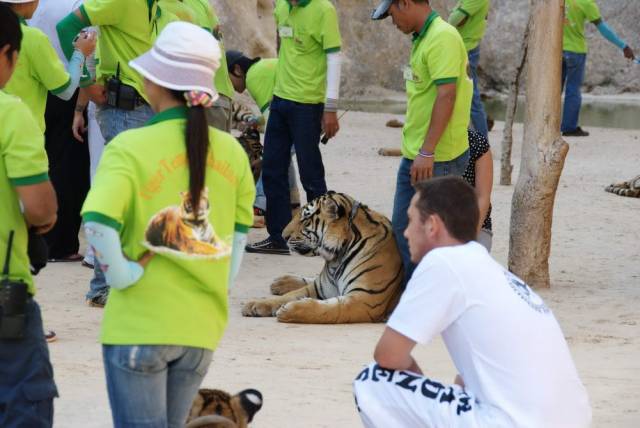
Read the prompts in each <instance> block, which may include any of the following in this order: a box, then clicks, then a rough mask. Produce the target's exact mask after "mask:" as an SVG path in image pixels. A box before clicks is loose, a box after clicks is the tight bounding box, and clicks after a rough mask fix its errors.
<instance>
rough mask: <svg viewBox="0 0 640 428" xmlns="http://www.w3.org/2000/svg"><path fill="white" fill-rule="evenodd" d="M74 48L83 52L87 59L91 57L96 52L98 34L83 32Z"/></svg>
mask: <svg viewBox="0 0 640 428" xmlns="http://www.w3.org/2000/svg"><path fill="white" fill-rule="evenodd" d="M73 46H74V47H75V48H76V49H78V50H79V51H80V52H82V55H84V56H85V58H86V57H88V56H91V54H93V52H94V51H95V50H96V33H94V32H88V33H87V32H81V33H80V34H79V35H78V38H77V40H76V42H75V43H74V44H73Z"/></svg>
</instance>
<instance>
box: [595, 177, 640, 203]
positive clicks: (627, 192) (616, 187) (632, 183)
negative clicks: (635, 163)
mask: <svg viewBox="0 0 640 428" xmlns="http://www.w3.org/2000/svg"><path fill="white" fill-rule="evenodd" d="M604 190H605V192H611V193H615V194H616V195H620V196H629V197H630V198H640V175H638V176H636V177H633V178H632V179H631V180H629V181H623V182H622V183H614V184H610V185H608V186H607V187H605V189H604Z"/></svg>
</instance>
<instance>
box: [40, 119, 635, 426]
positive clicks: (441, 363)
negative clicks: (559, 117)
mask: <svg viewBox="0 0 640 428" xmlns="http://www.w3.org/2000/svg"><path fill="white" fill-rule="evenodd" d="M391 117H392V116H390V115H385V114H365V113H355V112H351V113H348V114H347V115H346V116H345V117H344V119H343V120H342V130H341V133H340V136H339V137H338V138H337V139H335V140H333V141H331V142H330V143H329V144H328V145H327V146H325V147H323V149H322V150H323V153H324V156H325V165H326V167H327V182H328V184H329V186H330V188H331V189H334V190H338V191H343V192H346V193H349V194H351V195H352V196H354V197H355V198H357V199H359V200H361V201H363V202H364V203H366V204H368V205H369V206H371V207H372V208H374V209H376V210H379V211H381V212H383V213H385V214H386V215H390V214H391V206H392V200H393V192H394V187H395V174H396V167H397V164H398V159H397V158H383V157H380V156H378V155H377V154H376V152H377V149H378V148H380V147H393V146H398V145H399V141H400V131H399V130H397V129H389V128H385V126H384V123H385V122H386V121H387V120H388V119H390V118H391ZM501 129H502V124H501V123H498V124H497V126H496V129H495V130H494V131H493V132H492V135H491V141H492V142H494V143H495V146H494V157H495V158H499V153H500V150H499V143H498V142H499V141H500V140H501ZM589 130H590V131H591V132H592V134H591V136H590V137H588V138H582V139H569V140H568V141H569V143H570V145H571V150H570V152H569V155H568V158H567V163H566V166H565V171H564V173H563V175H562V179H561V182H560V188H559V190H558V197H557V201H556V209H555V217H554V225H553V245H552V256H551V276H552V281H553V286H552V288H551V289H550V290H544V291H542V292H541V294H542V296H543V298H545V300H546V302H547V303H548V304H549V306H550V307H551V308H552V309H553V310H554V312H555V315H556V317H557V318H558V319H559V321H560V324H561V325H562V327H563V330H564V333H565V335H566V337H567V340H568V342H569V345H570V347H571V350H572V353H573V357H574V359H575V362H576V365H577V367H578V370H579V372H580V375H581V377H582V380H583V382H584V384H585V385H586V387H587V389H588V391H589V394H590V397H591V402H592V405H593V410H594V426H595V427H630V428H631V427H638V426H640V411H639V410H638V409H639V408H640V394H638V393H639V392H640V387H638V382H639V381H640V313H639V310H638V308H639V307H640V225H639V224H638V217H639V214H640V199H631V198H623V197H619V196H615V195H611V194H609V193H605V192H604V191H603V187H604V186H605V185H607V184H609V183H610V182H612V181H616V180H620V179H627V178H630V177H632V176H634V175H637V174H639V173H640V170H639V165H640V150H638V149H639V148H640V141H639V135H640V132H638V131H618V130H611V129H589ZM521 135H522V128H521V127H516V141H518V142H519V141H521ZM516 145H517V146H518V145H519V143H518V144H516ZM519 152H520V151H519V148H517V147H516V148H515V153H514V164H515V165H516V170H515V172H514V182H515V179H516V177H517V172H518V171H517V169H518V164H519ZM494 166H495V168H496V170H499V162H498V161H494ZM496 175H498V174H496ZM512 192H513V187H512V186H510V187H503V186H499V185H498V184H497V180H496V185H495V187H494V196H493V207H494V208H493V219H494V229H495V237H494V250H493V254H494V256H495V257H496V258H497V259H498V260H499V261H500V262H502V263H505V262H506V259H507V251H508V231H509V215H510V200H511V195H512ZM263 235H264V232H263V231H253V232H252V233H251V237H250V238H251V239H259V238H262V236H263ZM320 266H321V260H319V259H318V260H316V259H309V258H303V257H297V256H290V257H288V256H261V255H247V256H246V257H245V261H244V265H243V268H242V272H241V274H240V276H239V280H238V281H237V284H236V286H235V288H234V289H233V290H232V292H231V305H230V311H231V313H230V322H229V328H228V330H227V332H226V335H225V338H224V339H223V341H222V343H221V345H220V347H219V349H218V350H217V352H216V354H215V357H214V362H213V364H212V365H211V368H210V370H209V374H208V375H207V377H206V379H205V380H204V386H207V387H216V388H223V389H226V390H229V391H231V392H237V391H239V390H241V389H244V388H249V387H253V388H257V389H259V390H260V391H262V393H263V394H264V408H263V410H262V411H261V412H260V413H258V415H257V416H256V419H255V421H254V424H253V426H255V427H262V428H264V427H269V428H275V427H279V428H284V427H357V426H360V424H359V418H358V415H357V413H356V410H355V408H354V405H353V398H352V395H351V380H352V379H353V378H354V376H355V375H356V374H357V373H358V371H359V369H360V368H361V366H362V365H363V364H365V363H367V362H368V361H370V360H371V357H372V350H373V347H374V345H375V343H376V340H377V338H378V337H379V335H380V333H381V332H382V329H383V325H382V324H375V325H371V324H370V325H338V326H315V325H286V324H279V323H277V322H276V321H275V320H274V319H268V318H263V319H259V318H243V317H242V316H241V315H240V308H241V305H242V304H243V302H245V301H247V300H248V299H253V298H258V297H263V296H267V294H268V286H269V283H270V281H271V280H272V279H273V278H275V277H277V276H279V275H282V274H287V273H291V274H301V275H304V276H312V275H314V274H315V273H316V272H318V271H319V269H320ZM90 274H91V272H90V271H89V270H88V269H86V268H82V267H80V266H79V265H70V264H58V265H51V266H50V267H48V268H47V269H46V270H45V271H44V273H42V274H41V275H40V276H39V277H38V278H37V285H38V287H39V294H38V296H37V298H38V300H39V302H40V303H41V305H42V307H43V311H44V319H45V324H46V326H47V328H50V329H54V330H56V331H57V333H58V335H59V337H60V339H59V340H58V342H56V343H53V344H52V345H51V347H50V349H51V354H52V359H53V364H54V367H55V373H56V381H57V383H58V387H59V390H60V398H59V399H58V400H56V426H57V427H64V428H68V427H109V426H111V422H110V413H109V404H108V400H107V395H106V388H105V382H104V374H103V369H102V360H101V352H100V345H99V344H98V343H97V339H96V338H97V336H98V329H99V324H100V319H101V316H102V311H101V310H100V309H92V308H89V307H87V306H85V304H84V293H85V292H86V288H87V283H88V281H89V278H90ZM416 357H417V360H418V362H419V363H420V364H421V366H422V367H423V369H424V370H425V371H426V373H428V375H430V376H431V377H433V378H436V379H440V380H442V381H444V382H449V381H450V380H451V379H453V377H454V374H455V371H454V368H453V365H452V363H451V362H450V359H449V357H448V354H447V352H446V349H445V348H444V346H443V344H442V342H441V341H440V340H436V341H434V342H433V343H432V344H430V345H429V346H424V347H419V348H418V349H417V351H416ZM524 387H526V386H524Z"/></svg>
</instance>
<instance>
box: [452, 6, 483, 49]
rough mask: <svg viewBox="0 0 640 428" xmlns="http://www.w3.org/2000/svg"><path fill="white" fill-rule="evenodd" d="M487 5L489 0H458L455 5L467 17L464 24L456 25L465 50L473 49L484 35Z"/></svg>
mask: <svg viewBox="0 0 640 428" xmlns="http://www.w3.org/2000/svg"><path fill="white" fill-rule="evenodd" d="M489 6H490V1H489V0H460V1H459V2H458V5H457V6H456V10H458V11H460V12H461V13H463V14H464V15H466V17H467V20H466V21H465V23H464V25H463V26H462V27H458V31H459V32H460V35H461V36H462V41H464V47H465V48H466V49H467V52H468V51H470V50H472V49H475V48H476V47H477V46H478V45H479V44H480V41H481V40H482V37H484V33H485V31H486V29H487V16H488V15H489Z"/></svg>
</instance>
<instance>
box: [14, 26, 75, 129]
mask: <svg viewBox="0 0 640 428" xmlns="http://www.w3.org/2000/svg"><path fill="white" fill-rule="evenodd" d="M20 28H22V48H21V49H20V55H19V57H18V64H17V65H16V69H15V71H14V73H13V75H12V76H11V80H9V82H8V83H7V85H6V86H5V88H4V90H5V92H7V93H8V94H12V95H15V96H17V97H20V98H21V99H22V101H24V103H25V104H26V105H27V106H29V109H30V110H31V113H32V114H33V117H34V118H35V120H36V123H37V124H38V126H39V127H40V130H41V131H42V132H44V130H45V121H44V111H45V109H46V107H47V92H51V93H53V94H59V93H60V92H62V91H64V90H65V89H67V87H68V86H69V85H70V84H71V77H70V76H69V73H67V70H66V69H65V68H64V64H63V63H62V61H60V58H59V57H58V54H57V53H56V51H55V49H54V48H53V46H52V45H51V42H50V41H49V38H48V37H47V36H46V34H44V33H43V32H42V31H41V30H39V29H38V28H32V27H29V26H27V24H26V23H24V21H23V23H22V25H20Z"/></svg>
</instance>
